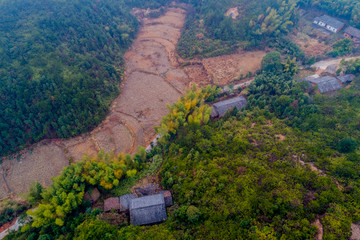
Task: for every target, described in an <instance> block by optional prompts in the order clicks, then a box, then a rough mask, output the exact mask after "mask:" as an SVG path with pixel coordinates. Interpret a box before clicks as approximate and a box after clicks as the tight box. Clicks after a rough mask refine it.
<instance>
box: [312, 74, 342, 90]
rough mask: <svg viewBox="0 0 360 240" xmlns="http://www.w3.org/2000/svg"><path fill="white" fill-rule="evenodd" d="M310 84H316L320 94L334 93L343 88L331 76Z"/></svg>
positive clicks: (314, 80) (320, 78) (317, 79)
mask: <svg viewBox="0 0 360 240" xmlns="http://www.w3.org/2000/svg"><path fill="white" fill-rule="evenodd" d="M309 82H311V83H314V84H316V85H317V86H318V88H319V91H320V93H327V92H332V91H336V90H339V89H341V88H342V86H341V84H340V83H339V82H338V80H337V79H336V78H334V77H331V76H325V77H319V78H315V79H311V80H310V81H309Z"/></svg>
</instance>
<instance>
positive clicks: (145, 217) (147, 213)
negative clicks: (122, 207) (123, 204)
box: [130, 194, 166, 226]
mask: <svg viewBox="0 0 360 240" xmlns="http://www.w3.org/2000/svg"><path fill="white" fill-rule="evenodd" d="M165 220H166V206H165V200H164V195H163V194H156V195H150V196H145V197H141V198H135V199H133V200H132V201H131V202H130V222H131V224H132V225H134V226H139V225H147V224H154V223H159V222H163V221H165Z"/></svg>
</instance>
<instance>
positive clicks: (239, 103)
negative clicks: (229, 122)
mask: <svg viewBox="0 0 360 240" xmlns="http://www.w3.org/2000/svg"><path fill="white" fill-rule="evenodd" d="M246 103H247V100H246V99H245V98H244V97H243V96H240V97H235V98H231V99H228V100H225V101H221V102H217V103H215V104H214V105H213V111H212V112H211V116H212V117H222V116H224V114H225V113H226V112H227V111H228V110H229V109H232V108H234V107H237V108H238V109H239V110H241V109H242V108H243V107H244V106H245V105H246Z"/></svg>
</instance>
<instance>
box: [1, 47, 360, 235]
mask: <svg viewBox="0 0 360 240" xmlns="http://www.w3.org/2000/svg"><path fill="white" fill-rule="evenodd" d="M277 55H279V54H278V53H271V54H270V55H268V56H267V57H265V58H264V61H263V68H262V72H261V74H260V75H258V76H257V77H256V79H255V81H254V83H253V84H252V85H251V86H250V87H249V89H247V90H246V91H244V92H243V94H245V95H247V96H248V100H249V103H248V107H247V109H245V110H243V111H237V110H233V111H231V112H228V113H227V114H226V115H225V116H224V118H222V119H218V120H211V119H210V110H211V108H210V107H209V106H208V105H207V104H206V102H209V101H213V100H214V99H216V97H218V93H219V91H218V89H216V88H215V87H207V88H206V89H200V90H199V89H196V88H194V89H193V90H192V91H189V92H188V93H187V94H186V95H185V96H184V97H182V98H181V99H180V101H179V102H178V103H176V104H174V105H173V106H171V107H170V112H169V114H168V115H167V116H165V117H164V118H163V120H162V124H161V126H159V127H158V128H157V131H158V132H159V133H161V134H162V136H163V137H162V138H161V139H160V140H159V144H160V145H159V146H157V147H156V148H155V149H153V151H152V152H150V153H148V154H145V151H144V149H140V151H139V153H138V154H136V155H135V156H134V158H131V157H130V156H129V155H128V156H123V155H120V156H118V157H115V156H113V155H112V154H105V155H104V153H103V152H100V153H99V156H98V157H96V158H89V157H85V158H84V162H79V163H76V164H73V165H71V166H69V167H67V168H65V169H64V171H63V172H62V174H61V175H60V176H59V177H58V178H56V179H54V183H53V185H52V186H51V187H50V188H48V189H47V190H42V189H41V187H38V188H32V190H31V192H30V198H29V201H30V202H31V203H32V206H36V205H37V204H38V203H39V202H40V205H39V207H38V208H37V209H36V210H34V211H29V212H28V213H29V214H31V215H32V216H33V221H31V222H30V224H29V225H26V226H24V227H23V228H22V230H21V231H20V232H18V233H14V234H11V235H9V236H8V239H29V238H30V239H58V238H62V237H63V238H66V239H94V238H101V237H102V236H106V239H144V238H145V239H146V238H149V239H313V238H314V237H315V236H316V235H317V233H318V229H317V227H315V226H314V224H313V223H314V222H315V221H316V220H319V221H320V223H321V224H322V226H323V230H324V232H323V239H339V240H342V239H343V240H345V239H349V237H350V235H351V228H350V225H351V224H352V223H354V222H355V223H356V222H358V221H359V220H360V202H359V199H360V197H359V196H360V195H359V194H360V189H359V186H360V185H359V183H360V182H359V181H360V176H359V174H358V173H359V170H360V169H359V161H360V159H359V154H358V151H359V144H358V143H359V141H360V139H359V136H360V134H359V131H360V129H359V123H360V118H359V114H358V113H359V110H360V105H359V103H360V101H359V94H358V92H359V89H360V82H359V80H360V79H359V77H358V78H357V79H356V80H355V81H354V82H353V83H352V85H351V86H350V87H349V88H346V89H343V90H341V91H340V92H339V94H338V95H333V96H322V95H320V94H319V93H316V91H315V90H316V89H315V88H314V87H311V86H309V85H308V84H307V83H304V82H303V83H298V82H295V81H294V79H293V75H294V73H295V72H296V67H295V65H291V64H290V63H291V61H286V62H285V63H281V59H280V57H279V58H276V57H275V56H277ZM269 56H270V57H272V58H271V59H272V60H273V61H268V59H269ZM276 59H277V60H276ZM344 65H346V66H347V67H346V69H347V70H346V71H351V72H353V73H356V74H359V72H358V69H357V66H358V63H357V62H349V63H344ZM310 166H311V167H310ZM95 169H97V171H95ZM149 175H152V176H154V175H158V176H159V177H160V179H161V183H162V186H163V187H164V188H166V189H170V190H171V191H172V194H173V197H174V200H175V205H174V206H173V207H171V208H170V209H169V210H168V219H167V220H166V221H165V222H164V223H163V224H161V225H158V226H142V227H139V226H136V227H134V226H131V225H128V224H127V223H126V221H125V222H122V223H121V224H114V223H112V222H111V220H110V219H107V218H106V217H105V216H107V215H103V214H102V211H101V210H99V209H97V208H98V206H101V204H97V205H93V210H90V208H89V202H86V201H83V200H81V199H82V196H83V194H84V192H85V191H86V190H87V189H91V188H93V187H94V186H96V187H97V188H98V189H100V191H101V192H102V194H103V195H106V196H109V195H110V196H119V195H121V194H124V193H127V192H130V191H131V186H133V184H134V183H135V182H136V181H137V180H138V179H139V178H142V177H147V176H149ZM39 191H40V192H41V191H43V193H42V194H39ZM100 202H101V200H100ZM112 214H115V215H114V216H119V217H121V216H120V215H116V213H112Z"/></svg>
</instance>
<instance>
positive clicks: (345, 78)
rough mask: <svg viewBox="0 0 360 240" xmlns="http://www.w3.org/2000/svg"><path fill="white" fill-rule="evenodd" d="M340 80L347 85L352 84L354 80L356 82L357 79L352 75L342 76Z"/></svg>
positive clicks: (339, 77)
mask: <svg viewBox="0 0 360 240" xmlns="http://www.w3.org/2000/svg"><path fill="white" fill-rule="evenodd" d="M338 79H339V80H340V81H341V82H342V83H347V82H351V81H352V80H354V79H355V75H352V74H347V75H341V76H338Z"/></svg>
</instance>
